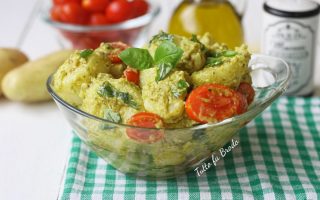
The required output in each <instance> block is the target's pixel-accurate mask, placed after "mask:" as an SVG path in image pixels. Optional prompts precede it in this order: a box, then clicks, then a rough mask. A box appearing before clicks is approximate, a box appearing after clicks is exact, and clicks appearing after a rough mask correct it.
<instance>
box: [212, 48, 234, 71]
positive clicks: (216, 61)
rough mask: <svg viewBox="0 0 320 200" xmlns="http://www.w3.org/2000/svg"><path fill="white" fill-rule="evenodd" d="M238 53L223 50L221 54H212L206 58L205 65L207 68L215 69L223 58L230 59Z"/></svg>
mask: <svg viewBox="0 0 320 200" xmlns="http://www.w3.org/2000/svg"><path fill="white" fill-rule="evenodd" d="M237 54H238V53H237V52H236V51H232V50H225V51H222V52H213V53H211V57H208V58H207V62H206V65H207V67H215V66H219V65H221V64H222V63H223V57H228V58H231V57H233V56H236V55H237Z"/></svg>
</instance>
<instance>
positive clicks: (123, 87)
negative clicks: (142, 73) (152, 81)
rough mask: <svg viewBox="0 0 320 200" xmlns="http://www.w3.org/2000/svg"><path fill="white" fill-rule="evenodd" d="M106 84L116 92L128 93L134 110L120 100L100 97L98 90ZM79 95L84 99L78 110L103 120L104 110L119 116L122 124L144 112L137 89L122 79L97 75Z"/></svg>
mask: <svg viewBox="0 0 320 200" xmlns="http://www.w3.org/2000/svg"><path fill="white" fill-rule="evenodd" d="M106 83H107V84H110V85H111V86H112V87H113V88H114V89H115V90H116V91H120V92H123V93H128V94H129V95H130V96H131V97H132V100H133V101H134V102H135V103H136V108H133V107H132V106H130V105H128V104H126V103H125V102H124V101H123V100H121V99H120V98H116V97H107V96H101V95H100V94H99V90H100V89H101V87H103V86H104V85H105V84H106ZM81 95H82V96H84V97H85V98H84V99H83V103H82V105H81V106H80V109H81V110H83V111H85V112H88V113H90V114H93V115H95V116H98V117H101V118H104V115H105V112H106V110H112V111H113V112H115V113H118V114H119V115H120V116H121V119H122V123H126V122H127V120H128V119H129V118H130V117H131V116H132V115H134V114H136V113H137V112H139V111H143V110H144V108H143V102H142V98H141V92H140V89H139V87H138V86H136V85H134V84H132V83H130V82H128V81H127V80H126V79H124V78H120V79H113V78H112V76H111V75H108V74H99V75H98V77H97V78H96V79H93V80H92V83H91V85H90V86H89V87H88V88H87V89H86V90H83V93H82V94H81Z"/></svg>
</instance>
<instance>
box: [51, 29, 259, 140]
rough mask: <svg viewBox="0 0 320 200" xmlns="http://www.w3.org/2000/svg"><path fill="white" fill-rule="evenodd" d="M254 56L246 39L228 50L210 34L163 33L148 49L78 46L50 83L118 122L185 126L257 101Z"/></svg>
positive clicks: (77, 103) (139, 135)
mask: <svg viewBox="0 0 320 200" xmlns="http://www.w3.org/2000/svg"><path fill="white" fill-rule="evenodd" d="M249 59H250V53H249V52H248V49H247V46H246V45H242V46H239V47H236V48H235V49H229V48H228V47H227V46H226V45H224V44H218V43H216V42H214V40H213V39H212V38H211V36H210V35H209V34H205V35H202V36H197V35H193V36H192V37H191V38H186V37H182V36H178V35H172V34H168V33H165V32H160V33H159V34H157V35H155V36H154V37H152V39H151V40H150V41H149V42H148V43H147V44H146V45H145V46H144V47H143V48H134V47H130V46H128V45H126V44H124V43H122V42H114V43H102V44H101V45H100V47H99V48H97V49H95V50H93V49H85V50H77V51H75V52H74V53H73V54H72V55H71V56H70V57H69V59H67V60H66V61H65V62H64V64H63V65H61V66H60V68H59V69H58V70H57V72H56V73H55V74H54V77H53V82H52V86H53V89H54V90H55V92H56V93H57V94H58V95H59V96H60V97H61V98H62V99H63V100H64V101H66V102H67V103H69V104H70V105H72V106H74V107H76V108H78V109H80V110H82V111H84V112H86V113H89V114H91V115H94V116H96V117H99V118H103V119H105V120H107V121H110V122H113V123H117V124H126V125H131V126H136V127H144V128H156V129H157V128H158V129H163V128H170V129H172V128H187V127H192V126H195V125H198V124H205V123H217V122H219V121H222V120H224V119H227V118H230V117H233V116H235V115H239V114H242V113H244V112H246V110H247V108H248V105H250V103H251V102H252V101H253V99H254V90H253V88H252V86H251V76H250V70H249V68H248V62H249ZM126 134H127V137H129V138H130V139H132V140H135V141H138V142H143V143H154V142H157V141H159V140H161V138H162V137H163V135H162V132H161V131H149V132H139V131H135V130H134V129H127V132H126Z"/></svg>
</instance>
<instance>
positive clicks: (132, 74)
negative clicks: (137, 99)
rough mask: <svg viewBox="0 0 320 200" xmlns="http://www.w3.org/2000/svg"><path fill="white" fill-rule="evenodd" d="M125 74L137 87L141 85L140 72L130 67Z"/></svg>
mask: <svg viewBox="0 0 320 200" xmlns="http://www.w3.org/2000/svg"><path fill="white" fill-rule="evenodd" d="M123 74H124V76H125V77H126V79H127V80H128V81H130V82H132V83H134V84H136V85H139V83H140V77H139V71H137V70H135V69H132V68H130V67H128V68H127V69H126V70H124V72H123Z"/></svg>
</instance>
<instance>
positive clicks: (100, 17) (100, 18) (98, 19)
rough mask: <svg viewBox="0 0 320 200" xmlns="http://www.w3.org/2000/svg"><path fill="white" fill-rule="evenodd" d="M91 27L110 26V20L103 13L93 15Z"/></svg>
mask: <svg viewBox="0 0 320 200" xmlns="http://www.w3.org/2000/svg"><path fill="white" fill-rule="evenodd" d="M90 24H91V25H104V24H108V20H107V18H106V16H105V15H104V14H103V13H93V14H91V16H90Z"/></svg>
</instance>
